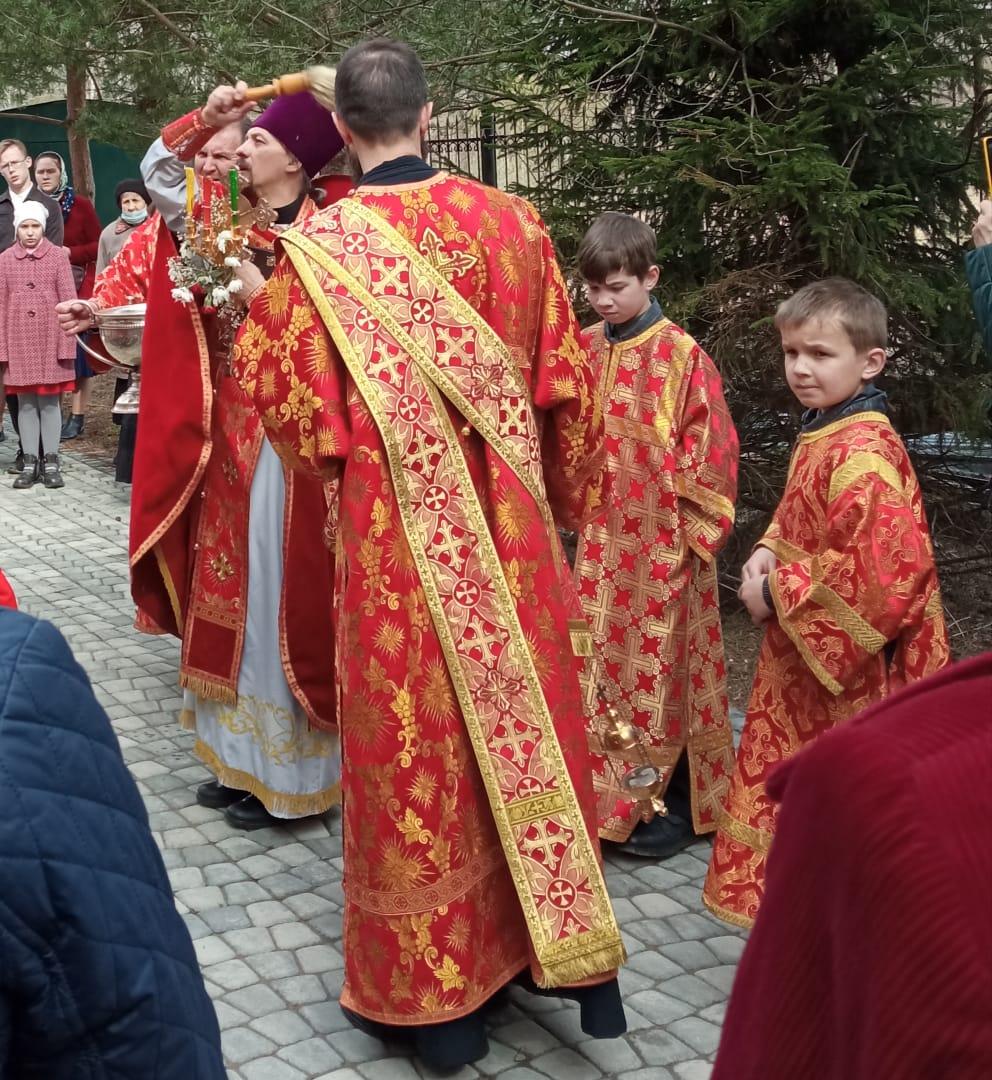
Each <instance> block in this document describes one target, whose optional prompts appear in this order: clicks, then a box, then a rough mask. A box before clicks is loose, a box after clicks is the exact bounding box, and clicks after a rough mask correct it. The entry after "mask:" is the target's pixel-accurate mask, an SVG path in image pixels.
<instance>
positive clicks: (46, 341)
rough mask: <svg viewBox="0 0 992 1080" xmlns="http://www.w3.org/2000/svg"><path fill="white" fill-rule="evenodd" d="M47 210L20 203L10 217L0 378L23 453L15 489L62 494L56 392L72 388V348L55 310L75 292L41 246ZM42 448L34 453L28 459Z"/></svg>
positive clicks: (3, 260)
mask: <svg viewBox="0 0 992 1080" xmlns="http://www.w3.org/2000/svg"><path fill="white" fill-rule="evenodd" d="M47 219H48V210H47V208H46V207H45V206H43V205H42V204H41V203H36V202H29V201H25V202H22V203H21V204H20V206H18V207H17V208H16V209H15V210H14V230H15V232H16V233H17V242H16V243H15V244H14V245H13V247H9V248H7V250H6V251H4V252H2V253H0V371H2V372H3V375H4V381H5V382H6V384H7V393H8V394H17V396H18V399H19V402H20V416H19V422H20V435H21V446H23V447H24V449H25V454H24V464H23V466H22V467H21V471H20V473H19V474H18V476H17V479H16V480H15V481H14V487H15V488H28V487H31V485H32V484H33V483H35V481H36V480H39V479H41V480H44V483H45V487H50V488H60V487H63V486H64V484H65V482H64V481H63V479H62V474H61V473H60V472H59V454H58V449H59V437H60V433H61V430H62V410H61V400H62V392H63V391H66V390H70V391H71V390H72V389H73V388H74V386H75V382H74V379H73V375H74V372H75V360H76V342H75V339H74V338H73V337H72V335H70V334H64V333H62V330H61V329H60V327H59V321H58V317H57V316H56V314H55V305H56V304H57V303H59V302H60V301H62V300H74V299H75V297H76V288H75V285H74V284H73V279H72V267H71V266H70V265H69V256H68V255H67V254H66V253H65V251H64V250H63V249H62V248H57V247H55V246H54V245H53V244H52V243H51V242H50V241H49V240H46V239H45V224H46V222H47ZM39 436H40V438H41V444H42V445H43V446H44V448H45V450H44V453H45V460H44V463H43V464H42V463H41V462H39V460H38V455H37V453H31V454H29V453H27V449H28V447H30V448H32V449H34V448H36V447H38V445H39Z"/></svg>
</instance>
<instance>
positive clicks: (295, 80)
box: [245, 71, 310, 101]
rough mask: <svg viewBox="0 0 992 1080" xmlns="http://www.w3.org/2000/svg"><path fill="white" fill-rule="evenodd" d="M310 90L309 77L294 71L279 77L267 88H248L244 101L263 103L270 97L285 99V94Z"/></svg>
mask: <svg viewBox="0 0 992 1080" xmlns="http://www.w3.org/2000/svg"><path fill="white" fill-rule="evenodd" d="M309 89H310V77H309V75H308V74H307V72H305V71H294V72H293V73H292V74H291V75H280V76H279V78H278V79H273V80H272V82H270V83H269V84H268V86H249V87H248V89H247V90H246V91H245V100H246V101H263V100H264V99H265V98H270V97H285V96H286V95H287V94H302V93H303V92H304V91H305V90H309Z"/></svg>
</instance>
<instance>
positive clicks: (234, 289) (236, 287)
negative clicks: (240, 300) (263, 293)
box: [227, 278, 245, 296]
mask: <svg viewBox="0 0 992 1080" xmlns="http://www.w3.org/2000/svg"><path fill="white" fill-rule="evenodd" d="M244 287H245V283H244V282H243V281H242V280H241V278H235V279H234V280H233V281H232V282H231V284H230V285H228V287H227V291H228V292H229V293H230V294H231V295H232V296H233V295H234V294H235V293H239V292H241V290H242V289H243V288H244Z"/></svg>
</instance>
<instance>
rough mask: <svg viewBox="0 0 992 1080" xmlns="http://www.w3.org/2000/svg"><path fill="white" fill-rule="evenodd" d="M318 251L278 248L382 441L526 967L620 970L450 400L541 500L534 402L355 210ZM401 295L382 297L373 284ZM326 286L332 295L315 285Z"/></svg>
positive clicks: (427, 277) (552, 973)
mask: <svg viewBox="0 0 992 1080" xmlns="http://www.w3.org/2000/svg"><path fill="white" fill-rule="evenodd" d="M335 210H336V211H337V212H338V213H339V215H340V230H339V231H338V232H336V233H335V234H334V235H326V236H323V237H322V238H321V240H322V242H321V243H320V244H317V243H315V242H314V241H312V240H310V239H308V238H307V237H304V236H301V235H300V234H298V233H296V232H290V233H287V234H286V235H285V236H284V237H283V243H284V245H285V250H286V253H287V255H288V257H289V258H290V259H291V260H292V262H293V265H294V267H295V268H296V270H297V272H298V273H299V275H300V278H301V281H302V282H303V284H304V286H305V287H306V289H307V290H308V292H309V294H310V296H311V298H312V300H313V302H314V304H315V306H316V308H317V310H318V311H319V312H320V315H321V317H322V319H323V321H324V323H325V325H326V326H327V328H328V331H329V333H330V334H331V337H332V338H333V340H334V343H335V345H336V346H337V348H338V350H339V351H340V353H341V356H342V358H343V360H344V362H345V364H346V366H347V368H348V371H349V373H350V374H351V376H352V378H353V379H354V381H355V384H356V386H357V388H358V390H359V392H360V393H361V395H362V398H363V400H364V401H365V403H366V405H367V407H368V408H369V410H370V412H371V414H372V416H373V418H374V420H375V423H376V426H377V427H378V429H379V431H380V433H381V436H382V439H383V442H384V444H385V447H386V451H387V457H388V462H389V469H390V474H391V477H392V480H393V483H394V485H395V489H396V496H397V503H398V506H399V510H400V514H401V517H402V521H403V527H404V531H405V533H406V537H407V540H408V542H409V545H410V549H411V552H412V553H413V557H414V560H415V562H416V565H417V568H418V571H419V573H420V578H421V581H422V585H423V588H424V592H425V594H426V597H427V603H428V606H429V608H430V610H431V615H432V619H433V623H434V627H435V630H436V632H437V634H438V638H439V641H440V644H441V647H442V649H443V651H444V654H445V658H446V661H447V665H448V670H449V672H450V676H451V680H452V683H453V686H454V689H455V693H456V695H457V698H458V702H459V705H460V707H461V710H462V714H463V716H464V718H465V725H466V728H467V731H468V734H469V737H470V739H471V742H472V745H473V749H474V751H475V756H476V760H477V762H478V766H479V770H480V773H481V775H482V778H483V781H484V783H485V785H486V791H487V794H488V796H489V802H490V807H491V810H492V813H493V817H494V820H495V823H496V828H497V830H498V833H499V837H500V841H501V844H502V847H503V851H504V854H505V857H506V860H507V863H508V867H509V870H510V873H511V876H512V878H513V882H514V885H515V888H516V892H517V895H518V897H519V900H520V903H521V907H522V910H523V914H524V917H525V919H526V922H527V927H528V931H529V934H530V938H531V941H532V943H533V947H534V951H535V954H536V956H537V960H538V962H539V963H540V965H541V968H542V969H543V976H542V980H541V985H543V986H547V987H552V986H561V985H567V984H569V983H574V982H578V981H580V980H582V979H585V978H588V977H590V976H593V975H597V974H600V973H603V972H607V971H610V970H612V969H613V968H616V967H617V966H619V964H621V963H623V961H624V959H625V954H624V949H623V943H622V941H621V938H620V932H619V929H618V928H617V924H616V920H615V918H614V915H613V910H612V907H611V905H610V900H609V896H608V894H607V891H606V884H605V881H604V879H603V875H602V871H601V869H600V866H599V863H598V860H597V858H596V851H595V848H594V846H593V843H592V841H591V839H590V836H589V833H588V830H587V828H586V823H585V819H584V817H583V814H582V809H581V807H580V805H579V801H578V798H577V796H576V793H575V790H574V788H573V787H572V784H571V782H570V778H569V774H568V769H567V767H566V763H565V759H564V756H563V754H562V750H561V747H560V745H559V743H558V739H557V736H556V733H555V729H554V724H553V722H552V718H551V714H550V710H549V707H548V703H547V701H546V700H545V697H544V693H543V691H542V688H541V684H540V680H539V677H538V674H537V671H536V668H535V666H534V662H533V658H532V656H531V653H530V650H529V648H528V645H527V641H526V638H525V636H524V633H523V629H522V627H521V625H520V621H519V616H518V613H517V609H516V604H515V602H514V599H513V596H512V594H511V593H510V590H509V587H508V586H507V583H506V579H505V577H504V575H503V571H502V567H501V564H500V561H499V556H498V554H497V552H496V548H495V545H494V543H493V540H492V536H491V535H490V532H489V529H488V525H487V522H486V518H485V515H484V512H483V508H482V505H481V503H480V500H479V497H478V495H477V493H476V491H475V488H474V485H473V483H472V478H471V475H470V473H469V469H468V465H467V463H466V460H465V457H464V455H463V452H462V449H461V446H460V444H459V440H458V436H457V434H456V432H455V430H454V428H453V426H452V423H451V421H450V419H449V416H448V413H447V410H446V407H445V399H446V398H447V400H448V401H451V402H452V403H453V404H454V405H455V406H456V408H457V409H458V410H459V411H460V412H461V414H462V415H463V416H464V417H465V418H466V419H467V420H468V421H469V422H470V423H471V424H472V425H474V427H475V428H476V429H477V430H478V431H479V432H480V433H481V434H482V435H483V436H484V437H485V438H486V440H487V442H489V444H490V445H491V446H492V447H493V448H494V449H495V450H496V451H497V452H498V453H499V455H500V456H501V457H502V458H503V460H504V461H505V462H506V464H507V466H508V467H509V468H510V469H512V470H513V472H514V474H515V475H516V476H517V477H518V478H519V480H520V482H521V483H522V484H523V485H524V487H525V488H526V489H527V490H528V491H529V492H530V493H531V494H532V495H533V497H534V500H535V503H536V505H537V506H538V507H543V506H544V504H545V503H546V499H545V495H544V483H543V476H542V472H541V458H540V440H539V439H538V436H537V425H536V420H535V418H534V416H533V412H532V409H531V405H530V399H529V395H528V394H527V390H526V385H525V383H524V380H523V377H522V375H521V373H520V372H519V371H518V370H517V369H516V367H515V366H514V364H513V363H512V360H511V358H510V356H509V354H508V351H507V350H506V347H505V346H504V345H503V343H502V342H501V341H500V339H499V338H498V336H497V335H496V334H495V332H494V331H493V330H492V329H491V328H490V327H489V326H488V325H487V324H486V323H485V322H484V320H482V319H481V318H480V316H479V315H478V314H477V313H476V312H475V311H474V310H473V309H472V308H471V306H470V305H469V304H468V303H467V301H465V299H464V298H463V297H462V296H461V295H460V294H458V293H457V291H456V290H455V289H454V288H453V287H452V286H451V285H450V284H449V283H448V282H447V281H446V280H445V279H444V278H443V277H442V275H441V274H440V273H438V271H437V270H436V269H435V268H434V266H433V265H432V264H431V263H430V262H428V260H427V259H425V258H424V257H423V256H422V255H421V254H420V253H419V252H418V251H417V250H416V249H415V248H414V247H413V246H412V245H410V244H409V243H408V242H407V241H406V240H405V239H404V238H403V237H402V236H401V235H400V234H399V233H398V232H397V231H396V230H395V229H393V228H392V227H391V226H390V225H389V224H388V223H387V222H385V221H383V220H382V219H381V218H380V217H379V216H378V215H377V214H375V213H374V212H372V211H371V210H368V209H367V208H365V207H364V206H362V205H361V204H359V203H357V202H356V201H353V200H348V201H347V202H344V203H342V204H340V205H339V206H338V207H336V208H335ZM385 280H388V282H389V283H390V284H391V285H392V286H393V288H394V289H395V291H394V292H390V293H384V290H383V289H382V287H381V285H380V282H382V281H385ZM325 285H326V288H325Z"/></svg>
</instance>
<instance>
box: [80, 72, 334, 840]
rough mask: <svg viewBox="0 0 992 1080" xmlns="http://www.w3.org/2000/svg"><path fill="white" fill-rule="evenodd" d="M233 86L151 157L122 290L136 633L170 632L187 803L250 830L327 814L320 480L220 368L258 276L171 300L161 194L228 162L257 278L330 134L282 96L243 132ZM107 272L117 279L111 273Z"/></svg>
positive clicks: (330, 694)
mask: <svg viewBox="0 0 992 1080" xmlns="http://www.w3.org/2000/svg"><path fill="white" fill-rule="evenodd" d="M244 89H245V85H244V84H243V83H239V84H238V86H237V87H231V86H221V87H218V88H217V89H215V90H214V91H213V92H212V93H211V95H210V97H209V99H208V101H207V103H206V105H205V106H204V107H203V108H202V109H198V110H195V111H194V112H193V113H190V114H189V115H187V116H185V117H182V118H181V119H179V120H177V121H174V122H173V123H172V124H170V125H169V126H168V127H167V128H166V129H165V130H164V131H163V133H162V138H161V139H160V140H159V143H160V146H159V148H158V149H157V150H156V152H155V154H152V152H151V151H150V152H149V155H146V159H145V162H143V170H144V167H145V165H146V164H148V163H149V161H151V162H152V164H153V166H154V167H153V168H151V169H150V170H149V172H148V175H147V176H146V182H147V184H148V187H149V189H153V190H152V195H153V198H155V200H156V203H158V202H159V201H160V200H161V202H162V204H163V205H164V206H171V207H172V211H171V212H167V211H166V210H163V212H162V216H163V224H162V226H161V228H160V229H159V231H158V232H157V233H156V236H155V248H154V253H153V258H150V259H149V260H146V261H145V262H146V263H147V264H148V266H149V268H148V269H147V271H146V270H145V269H143V268H139V269H140V274H139V273H138V272H137V271H135V272H132V273H129V274H128V275H127V278H126V283H127V285H128V287H129V288H130V287H131V286H138V285H140V288H138V289H136V290H133V291H137V292H140V293H141V295H142V296H143V297H147V300H148V314H147V318H146V323H145V331H144V347H143V351H142V361H143V363H142V409H141V425H140V429H141V436H140V438H139V439H138V441H137V446H136V451H135V462H134V485H133V491H132V502H131V530H130V564H131V594H132V597H133V598H134V601H135V603H136V605H137V608H138V619H137V626H138V628H139V629H143V630H148V631H150V632H165V633H171V634H175V635H176V636H178V637H180V638H181V639H182V653H181V659H180V666H179V683H180V686H182V688H183V690H184V702H183V706H184V707H183V710H182V713H181V716H180V721H181V722H182V723H183V725H184V726H186V727H189V728H193V729H194V730H195V732H196V743H195V747H194V749H195V752H196V754H197V755H198V756H199V757H200V758H201V760H202V761H203V762H204V764H205V765H206V766H207V768H208V769H209V770H210V773H211V774H212V777H211V779H209V780H206V777H204V779H205V781H206V782H204V783H201V784H200V786H199V787H198V788H197V791H196V800H197V802H198V803H199V804H200V805H201V806H206V807H210V808H213V809H216V810H218V811H220V812H223V814H224V816H225V818H226V819H227V821H228V823H229V824H231V825H233V826H234V827H236V828H242V829H254V828H259V827H262V826H265V825H271V824H279V823H286V822H289V821H292V820H294V819H299V818H303V817H308V816H310V815H314V814H322V813H324V812H325V811H327V810H328V809H330V807H332V806H334V805H335V804H337V803H338V802H339V801H340V788H339V778H340V758H339V754H338V742H337V736H336V734H335V733H334V732H333V731H332V730H330V729H331V728H332V727H333V724H334V660H333V654H334V651H333V634H332V622H331V619H332V611H331V601H332V595H333V587H332V586H333V559H332V556H331V554H330V552H329V551H328V549H327V547H326V546H325V545H324V543H323V538H322V535H321V524H322V523H323V521H324V520H325V518H326V516H327V511H328V503H327V500H326V497H325V494H324V488H323V486H322V485H321V484H320V483H319V482H317V481H315V480H309V479H307V478H305V477H293V478H292V479H291V480H287V478H286V474H285V472H284V468H283V465H282V463H281V462H280V460H279V458H278V457H277V456H276V454H275V451H274V450H273V449H272V448H271V446H270V444H269V443H268V441H267V440H266V439H265V438H264V437H263V434H262V429H261V421H260V420H259V418H258V415H257V414H256V413H255V411H254V409H253V408H252V406H251V403H250V401H249V400H248V399H247V398H246V397H245V395H244V392H243V391H242V390H241V387H240V386H239V384H238V382H237V380H235V379H234V378H233V377H232V376H231V374H230V367H229V352H230V340H231V336H232V334H231V331H232V325H231V322H230V321H229V319H228V317H229V314H230V308H231V307H232V306H233V305H234V304H236V303H237V302H238V301H239V300H240V299H242V298H244V297H247V295H248V294H249V293H250V292H251V291H252V290H253V288H254V287H255V284H254V282H253V281H249V282H248V283H247V284H246V285H245V286H244V288H243V290H242V293H241V294H237V293H233V294H232V296H231V298H230V301H229V302H228V303H227V304H225V305H224V308H223V309H222V310H221V311H220V312H219V313H215V312H214V304H215V303H216V301H215V300H214V299H213V294H211V296H210V298H209V303H207V298H205V297H203V296H201V297H200V298H198V299H197V298H195V297H194V298H193V299H190V298H189V297H184V296H183V295H182V294H181V292H180V290H178V289H177V290H176V291H175V293H174V292H173V289H172V286H173V282H171V281H170V280H169V276H168V273H167V268H168V259H167V256H168V255H169V254H170V253H171V254H175V250H176V248H175V245H174V239H175V234H176V233H178V232H179V231H181V229H182V228H183V224H184V219H185V214H184V213H183V212H182V206H181V204H179V213H178V214H177V213H176V209H177V200H176V199H175V198H173V199H172V201H171V203H170V202H169V200H168V199H167V198H165V197H163V195H160V187H161V186H162V185H163V184H168V183H172V182H173V181H175V180H176V179H177V178H178V176H181V175H183V163H184V162H189V163H191V164H192V166H193V172H194V174H195V177H196V179H197V184H198V186H200V187H201V188H202V185H203V183H204V181H211V182H212V183H213V184H216V185H219V186H220V189H221V191H223V193H224V195H225V197H226V196H227V194H228V183H229V177H230V172H231V170H232V169H233V168H237V169H238V170H239V172H240V173H241V189H242V191H244V192H245V193H246V194H247V195H248V198H249V200H250V201H251V202H252V203H253V204H254V207H255V212H254V214H252V215H248V214H247V213H245V214H244V215H243V216H242V218H241V222H240V224H241V228H242V229H245V230H246V232H247V243H248V245H249V248H250V251H251V253H252V257H253V265H251V264H249V265H250V269H251V270H252V273H253V275H254V276H255V278H257V282H258V283H262V282H263V281H264V278H265V277H267V276H268V274H269V273H271V269H272V267H273V266H274V263H275V256H274V246H275V241H276V238H277V236H278V234H279V232H280V231H281V230H283V229H286V228H288V227H289V226H290V225H293V224H297V225H299V224H301V223H302V222H304V221H306V220H307V218H309V217H310V216H311V215H312V214H313V213H314V212H315V211H316V210H317V208H318V202H320V201H324V202H327V201H328V200H327V199H324V198H322V192H321V191H320V190H319V189H317V188H316V187H315V186H314V185H313V183H312V178H313V177H314V176H315V175H316V173H317V172H318V171H319V170H320V169H321V168H322V167H323V166H324V165H326V164H327V163H328V162H329V161H330V160H331V159H332V158H333V157H334V156H335V155H336V154H337V153H338V151H339V150H340V149H341V147H342V139H341V136H340V135H339V134H338V131H337V129H336V128H335V126H334V123H333V120H332V118H331V113H330V112H329V111H328V110H327V109H325V108H324V107H323V106H322V105H320V104H319V103H318V102H317V100H316V99H315V98H313V97H312V96H311V95H310V94H309V93H304V94H298V95H294V96H292V97H285V98H280V99H277V100H276V101H275V102H274V103H273V104H272V105H270V106H269V107H268V108H267V109H265V111H264V112H263V113H262V114H261V115H260V116H259V117H258V119H257V120H256V121H255V122H254V123H253V124H251V125H250V126H247V127H245V126H243V124H244V122H245V119H246V117H247V114H248V112H249V111H250V110H251V109H252V108H253V106H252V105H251V104H250V103H248V102H246V101H245V100H244V96H243V91H244ZM232 135H233V136H236V138H232V137H231V136H232ZM239 140H240V141H239ZM153 149H155V148H153ZM168 155H171V157H172V164H169V162H168V160H167V157H168ZM222 155H223V156H222ZM349 186H350V185H349ZM215 191H216V189H215ZM216 199H217V196H216V195H215V203H216ZM122 254H123V253H122ZM144 265H145V264H144V263H143V264H142V266H144ZM131 269H132V270H133V269H134V268H133V267H131ZM110 271H111V267H108V272H110ZM118 277H119V278H120V283H121V284H122V285H123V284H124V283H125V278H124V275H123V271H122V272H121V274H119V275H118ZM138 277H141V281H140V282H139V281H138ZM176 293H179V296H178V297H177V296H176ZM119 302H123V301H119ZM204 305H206V306H204ZM225 309H226V310H225ZM64 320H65V321H64V325H65V326H66V329H68V330H78V329H82V328H85V326H86V325H87V320H86V319H82V318H79V317H78V313H77V312H76V311H75V310H72V311H66V312H65V313H64ZM146 403H148V404H147V407H146Z"/></svg>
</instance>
